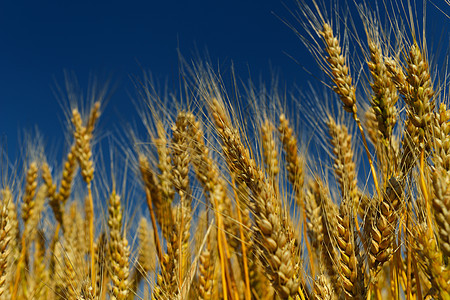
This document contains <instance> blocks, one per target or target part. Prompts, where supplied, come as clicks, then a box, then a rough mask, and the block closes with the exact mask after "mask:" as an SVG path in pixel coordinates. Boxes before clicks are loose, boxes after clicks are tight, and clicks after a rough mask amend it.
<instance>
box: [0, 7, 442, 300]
mask: <svg viewBox="0 0 450 300" xmlns="http://www.w3.org/2000/svg"><path fill="white" fill-rule="evenodd" d="M300 4H301V5H300V6H299V7H300V8H299V13H298V14H296V16H297V17H299V18H301V20H303V21H302V22H303V25H304V29H305V30H304V34H303V35H302V36H301V37H302V39H303V40H304V42H305V45H306V46H307V47H308V48H309V49H310V50H311V52H312V54H313V56H315V57H316V58H317V60H318V62H319V64H320V65H321V67H322V70H323V71H324V72H325V74H327V75H328V76H327V79H324V82H325V83H326V85H329V86H330V87H331V89H332V92H333V93H334V94H333V95H334V96H335V100H336V102H339V103H340V105H338V106H336V107H338V108H337V110H338V113H337V114H335V113H333V111H332V110H331V109H329V105H324V104H323V101H322V99H321V98H320V97H319V96H317V95H316V99H314V101H311V106H310V107H312V108H311V109H315V111H321V112H322V115H320V114H318V115H319V119H320V120H318V118H314V121H313V125H314V126H315V127H317V128H322V129H319V130H316V131H315V132H314V133H313V134H315V135H316V136H313V137H307V139H305V140H306V142H305V141H304V140H303V139H300V138H299V136H300V132H299V131H297V132H296V131H295V128H294V126H292V125H291V124H293V123H299V122H298V120H296V119H295V118H300V116H307V115H308V112H299V111H297V110H292V109H288V108H289V107H291V106H290V104H284V105H283V104H281V103H282V102H283V100H280V99H283V97H282V95H280V94H279V93H278V94H277V93H276V92H273V93H272V92H267V90H266V89H264V88H262V89H261V90H259V89H255V88H252V87H249V88H248V89H247V93H246V96H243V97H240V99H239V101H234V102H237V103H238V104H236V105H234V104H233V100H232V99H230V96H229V94H227V92H226V89H225V85H224V83H223V81H222V80H221V78H220V75H219V74H218V73H217V72H215V71H214V70H213V68H212V67H211V66H210V65H209V64H207V63H196V64H195V65H194V66H193V67H192V66H191V67H190V69H189V71H188V72H186V77H189V78H190V79H186V89H185V93H184V95H185V96H184V97H183V98H184V100H182V101H179V102H178V104H176V105H174V106H170V104H169V102H167V101H164V100H159V99H161V97H160V96H159V95H158V94H157V93H156V92H155V89H152V88H151V86H150V85H148V84H145V83H144V84H142V86H141V88H140V91H141V92H140V95H141V96H142V98H144V99H143V100H144V101H145V105H148V106H149V107H151V109H150V110H149V111H148V112H143V113H142V120H143V123H144V124H145V126H146V128H147V129H148V132H147V134H148V138H144V139H138V138H137V136H138V134H130V135H131V136H132V138H130V139H129V141H130V142H129V144H128V147H129V148H128V149H126V150H125V151H124V152H125V153H127V155H125V156H124V157H126V159H124V163H123V166H122V164H121V163H119V164H118V165H120V166H121V167H120V168H117V167H116V168H113V167H111V170H110V172H112V173H113V174H112V175H111V176H110V177H111V178H116V180H110V181H108V180H106V179H105V178H104V177H108V176H106V175H105V176H101V175H98V174H99V172H98V170H97V169H98V163H95V162H96V161H97V160H98V159H96V157H98V156H96V152H95V151H94V152H93V151H92V146H93V145H95V143H96V138H97V137H98V136H100V135H99V134H97V133H96V132H98V129H96V123H97V120H98V119H99V117H100V114H101V111H102V103H101V101H99V99H95V98H94V100H93V101H92V102H91V104H90V106H89V109H88V110H86V109H81V108H76V105H77V103H76V102H75V103H72V106H73V109H71V111H70V112H69V113H68V115H69V117H68V119H69V120H70V122H68V123H70V124H71V125H70V127H69V132H70V139H69V143H68V144H69V145H70V147H68V151H67V155H66V156H65V160H64V161H63V163H62V165H61V166H59V165H58V164H54V160H52V161H50V159H45V157H46V155H45V154H44V153H45V151H43V150H42V147H37V146H35V147H33V146H30V147H28V148H29V149H30V150H29V151H28V152H27V153H25V154H24V155H25V159H24V161H23V164H10V163H8V164H5V165H2V169H3V172H2V174H3V175H2V176H3V177H7V178H2V182H1V193H0V199H1V207H0V214H1V217H0V236H1V238H0V298H1V299H13V300H16V299H149V298H151V299H246V300H249V299H343V298H346V299H353V298H355V299H408V300H409V299H426V298H428V299H447V300H448V299H450V261H449V258H450V136H449V133H450V123H449V120H450V109H448V108H447V106H446V102H447V101H448V98H447V96H448V94H447V93H446V89H447V88H448V86H447V84H446V83H447V80H446V78H445V76H447V73H446V72H444V73H445V74H444V79H441V77H440V76H439V74H438V71H437V70H433V68H432V67H430V63H429V56H430V54H429V53H428V51H427V47H426V43H425V36H423V35H419V34H418V29H417V28H418V27H416V26H414V24H415V22H416V18H414V17H413V15H414V14H413V13H412V7H411V6H409V9H408V7H407V9H405V11H407V12H408V11H409V14H408V13H407V14H406V16H407V17H405V19H406V20H407V22H405V23H406V24H407V25H402V22H401V21H402V18H401V17H398V16H396V17H395V18H386V19H387V23H388V24H387V25H386V26H382V25H381V22H380V21H379V18H378V17H376V16H377V14H375V13H373V11H372V12H371V11H370V10H369V9H367V8H364V7H359V8H358V11H359V13H360V15H361V19H362V23H363V24H364V29H365V31H364V34H363V33H361V32H357V33H356V34H355V32H353V33H351V26H348V24H349V22H348V23H347V22H346V21H345V18H335V20H336V21H334V22H333V21H332V20H331V19H327V18H326V17H325V13H324V12H323V10H321V8H319V5H317V4H316V3H313V4H312V5H311V6H306V5H304V3H300ZM386 8H388V6H386ZM335 14H336V16H337V17H339V15H338V14H337V13H335ZM400 15H401V14H400ZM391 16H392V14H391ZM408 20H409V22H408ZM339 24H341V25H342V24H344V25H345V26H344V30H342V32H341V33H340V34H341V35H339V33H338V32H339V31H340V30H339ZM388 28H390V29H389V30H388ZM405 28H407V29H409V31H406V30H405ZM344 32H345V34H344ZM406 32H408V33H406ZM340 36H341V37H343V38H340ZM350 37H354V38H355V39H356V40H357V42H356V43H355V44H356V45H357V46H358V47H353V48H355V49H353V48H350V43H349V41H348V39H350ZM358 48H359V50H361V51H362V53H363V55H362V59H361V66H360V67H357V66H358V63H357V60H356V59H355V56H352V60H351V58H350V57H349V55H350V53H351V51H350V50H351V49H353V50H355V51H356V50H357V49H358ZM344 49H345V50H344ZM350 61H352V62H353V63H352V64H351V63H350ZM355 69H356V71H358V72H359V74H358V78H361V79H359V80H358V86H360V87H361V88H360V87H358V88H357V86H356V83H355V82H356V81H355V74H351V73H352V72H353V71H352V70H355ZM356 71H355V72H356ZM361 73H362V74H364V75H361ZM364 79H367V80H366V82H367V84H366V85H364V83H363V82H364V81H365V80H364ZM243 98H245V99H243ZM170 100H173V99H172V98H171V99H170ZM244 101H247V102H245V103H247V104H248V105H250V106H252V107H253V109H252V111H253V113H252V114H248V113H247V114H246V115H245V118H243V117H242V110H241V109H240V107H242V106H244V105H247V104H243V103H244ZM264 101H266V102H268V103H269V104H270V105H268V106H267V107H270V109H264V107H265V106H264V105H262V104H261V103H262V102H264ZM170 107H174V109H172V108H170ZM318 107H322V109H317V108H318ZM169 108H170V109H169ZM288 110H291V112H292V111H293V112H294V113H292V114H291V116H288V115H289V114H288V113H287V111H288ZM144 111H145V110H144ZM283 112H284V113H283ZM310 115H311V113H310ZM316 116H317V114H316V115H314V117H316ZM289 119H290V120H289ZM361 120H362V121H361ZM321 123H323V124H321ZM352 128H354V130H352ZM303 136H307V134H305V133H303ZM316 141H319V143H322V146H323V147H324V148H325V149H327V151H326V152H325V153H327V154H329V157H324V155H313V154H311V153H308V152H306V151H303V150H305V149H306V150H307V149H310V148H311V147H309V146H310V145H311V144H314V143H316ZM124 144H125V146H124ZM121 147H122V148H126V147H127V146H126V143H123V144H122V145H121ZM300 149H302V150H300ZM358 149H360V150H361V151H357V150H358ZM112 157H113V156H112ZM2 161H4V159H2ZM11 165H13V166H15V167H11ZM19 165H20V166H22V165H23V167H19ZM111 165H112V166H113V165H114V164H111ZM105 169H106V168H105ZM124 169H131V170H134V172H130V173H131V175H128V177H131V178H132V180H129V181H127V182H128V183H127V184H123V185H121V184H117V183H116V182H117V181H118V180H117V178H118V177H120V176H119V175H117V174H115V173H114V172H115V171H118V173H120V172H122V173H123V172H124ZM8 170H9V171H8ZM7 171H8V172H7ZM5 174H12V175H9V176H7V175H5ZM79 174H80V175H81V176H79ZM77 179H78V180H77ZM108 182H112V183H110V184H108ZM124 182H125V181H124ZM133 182H134V183H137V184H136V185H133V184H132V183H133ZM101 185H106V188H104V189H103V190H105V191H107V192H103V193H102V192H99V190H101V188H100V186H101ZM131 189H134V190H136V191H135V192H133V193H130V191H129V190H131ZM127 195H133V196H127ZM127 203H128V204H130V206H135V207H145V209H143V210H141V209H136V210H135V211H139V213H133V214H128V215H127V214H126V213H125V212H126V211H127V210H126V209H124V207H125V206H126V204H127ZM140 203H143V205H140ZM102 207H107V208H105V209H104V210H102V209H101V208H102ZM133 224H136V226H134V225H133ZM137 224H138V225H137Z"/></svg>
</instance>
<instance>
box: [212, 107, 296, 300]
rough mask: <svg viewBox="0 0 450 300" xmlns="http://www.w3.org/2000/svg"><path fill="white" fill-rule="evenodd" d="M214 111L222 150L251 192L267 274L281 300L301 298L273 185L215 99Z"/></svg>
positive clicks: (289, 246)
mask: <svg viewBox="0 0 450 300" xmlns="http://www.w3.org/2000/svg"><path fill="white" fill-rule="evenodd" d="M211 110H212V113H213V117H214V121H215V125H216V129H217V131H218V133H219V136H220V138H221V140H222V150H223V152H224V155H225V157H226V159H227V161H228V164H229V165H230V166H231V167H232V168H233V170H234V172H235V174H238V176H239V178H240V180H242V181H243V182H245V183H246V184H247V186H248V187H249V189H250V190H251V191H252V194H253V196H252V197H251V200H252V204H253V205H254V214H255V222H256V225H257V227H258V236H259V243H258V247H259V249H260V250H262V251H263V253H264V256H265V259H266V260H267V261H266V263H267V265H266V271H267V273H268V275H269V276H270V278H271V281H272V284H273V286H274V287H275V289H276V290H277V292H278V294H279V295H280V297H288V296H295V295H298V289H299V281H298V278H296V276H295V274H294V266H295V261H294V257H293V253H294V251H293V249H292V248H291V247H292V245H293V240H289V234H288V230H287V229H286V228H284V227H283V226H282V224H283V223H282V221H281V216H280V210H279V209H280V208H279V207H277V205H278V203H279V201H278V199H275V198H274V197H275V193H274V191H273V189H272V185H271V184H270V183H269V182H268V181H267V180H266V179H265V177H264V173H263V172H262V171H261V170H260V169H259V168H258V167H257V165H256V162H255V161H254V160H253V159H252V158H250V153H249V151H248V149H246V148H245V147H244V145H243V144H242V142H241V139H240V137H239V134H238V133H237V131H236V129H234V128H233V127H232V126H231V125H230V121H229V120H228V118H227V117H226V115H225V112H224V108H223V106H222V105H221V104H220V103H219V102H218V101H217V100H216V99H212V102H211Z"/></svg>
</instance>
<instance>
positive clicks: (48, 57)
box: [0, 0, 449, 158]
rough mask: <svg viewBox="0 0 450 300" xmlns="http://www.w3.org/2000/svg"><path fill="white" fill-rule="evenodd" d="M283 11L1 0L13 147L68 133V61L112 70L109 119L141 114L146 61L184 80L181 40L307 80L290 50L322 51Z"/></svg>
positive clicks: (2, 88)
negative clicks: (310, 47)
mask: <svg viewBox="0 0 450 300" xmlns="http://www.w3.org/2000/svg"><path fill="white" fill-rule="evenodd" d="M419 2H420V1H419ZM286 3H287V4H288V6H290V7H295V4H294V1H293V0H292V1H290V0H289V1H286ZM441 6H442V5H441ZM444 8H446V9H447V8H448V7H445V6H444ZM430 11H432V13H433V14H434V15H436V10H434V9H430ZM447 13H448V9H447ZM274 14H275V15H279V16H281V17H282V18H287V19H288V18H289V11H288V10H287V9H286V8H285V7H284V5H283V4H282V2H281V1H280V0H259V1H249V0H228V1H211V0H209V1H207V0H192V1H182V0H162V1H154V0H148V1H115V0H112V1H103V0H102V1H84V0H81V1H48V0H43V1H21V0H14V1H1V2H0V135H1V136H2V137H4V136H7V139H8V149H9V152H12V153H10V157H12V158H13V157H15V155H14V152H15V151H16V149H17V148H16V146H17V135H18V131H19V129H20V130H22V129H27V130H30V129H32V128H33V127H34V126H35V125H37V126H38V128H39V129H40V131H41V132H42V133H43V135H44V136H45V137H46V141H47V142H49V143H50V144H52V143H54V142H56V141H58V140H60V139H61V137H62V134H63V132H64V128H60V126H61V125H62V124H63V123H62V119H63V118H64V116H63V113H62V110H61V108H60V106H59V105H58V102H57V100H56V98H55V96H54V94H53V92H52V88H54V87H55V86H56V85H55V80H56V82H58V83H59V84H62V83H63V82H64V76H63V70H69V71H73V72H74V73H75V74H76V75H77V77H78V79H79V82H80V84H81V86H82V87H84V88H85V87H87V85H88V75H89V74H94V75H99V77H100V78H103V79H105V78H109V77H111V78H112V82H113V83H114V93H113V94H112V97H111V100H110V102H109V103H108V106H107V107H106V110H105V114H104V116H103V117H102V118H103V128H105V129H112V128H113V125H112V122H113V121H114V120H117V119H120V120H125V121H129V122H131V121H132V120H133V119H134V120H136V119H137V116H136V113H135V107H134V106H133V104H132V103H131V101H130V97H129V93H131V94H133V93H134V91H133V89H134V88H133V86H132V84H131V82H130V80H129V75H137V76H139V75H141V67H140V66H139V64H140V65H141V66H142V67H143V68H144V69H146V70H150V71H151V72H152V74H153V75H155V76H156V78H158V79H159V80H161V81H164V80H165V79H168V81H169V86H173V87H174V88H177V80H178V57H177V48H179V49H180V50H181V53H182V54H183V55H184V56H185V57H186V58H188V59H189V58H195V56H194V55H193V53H194V52H195V50H196V49H198V50H199V52H200V53H204V50H205V49H207V50H208V53H209V57H210V58H211V60H212V61H219V62H221V63H222V64H223V65H224V66H229V65H230V62H231V61H233V62H234V64H235V66H236V69H237V73H238V76H240V77H241V78H247V77H248V69H247V68H248V66H249V70H250V71H251V75H252V77H254V78H258V77H259V76H260V75H263V77H264V78H266V79H268V78H270V76H271V73H270V72H271V69H274V70H276V71H277V72H278V73H279V74H280V78H281V82H282V83H284V82H285V83H286V84H287V87H288V89H289V87H290V86H291V85H292V84H293V83H294V82H295V83H297V84H299V85H301V84H304V81H305V79H306V78H308V77H307V74H306V73H305V72H304V71H303V70H302V69H301V68H300V67H299V66H298V65H297V64H295V63H294V62H293V61H292V59H291V58H289V57H288V56H287V55H286V54H285V52H286V53H289V54H290V55H292V56H294V57H295V58H296V59H302V58H305V60H304V61H303V63H304V64H305V65H306V66H307V67H308V68H315V65H314V63H313V62H312V56H311V55H309V54H308V53H307V52H306V49H305V47H304V46H303V45H302V44H301V42H300V41H299V40H298V38H297V37H296V36H295V34H294V33H293V32H292V30H291V29H289V28H288V27H287V26H286V25H284V24H283V23H282V22H281V21H280V20H279V19H278V18H277V17H276V16H275V15H274ZM448 21H449V20H448V19H447V20H446V22H447V23H448ZM438 24H439V23H438ZM439 26H440V25H438V26H437V28H436V29H439V30H441V28H442V27H439ZM444 40H445V41H448V37H445V38H444ZM446 45H447V44H446ZM447 47H448V46H447ZM316 70H317V68H316ZM283 85H284V84H283Z"/></svg>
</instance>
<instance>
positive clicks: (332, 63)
mask: <svg viewBox="0 0 450 300" xmlns="http://www.w3.org/2000/svg"><path fill="white" fill-rule="evenodd" d="M318 33H319V35H320V36H321V37H322V40H323V41H324V43H325V52H326V53H327V54H328V56H327V57H326V60H327V62H328V66H329V68H330V71H331V74H330V76H331V79H332V80H333V83H334V84H335V86H334V87H333V90H334V92H335V93H336V94H338V95H339V97H340V99H341V102H342V104H343V108H344V110H346V111H347V112H349V113H352V115H353V119H354V120H355V122H356V124H357V126H358V129H359V131H360V133H361V137H362V140H363V143H364V149H365V150H366V155H367V158H368V160H369V165H370V171H371V173H372V176H373V183H374V185H375V189H376V191H377V194H378V196H379V198H380V199H381V193H380V188H379V184H378V178H377V173H376V171H375V167H374V165H373V161H372V156H371V155H370V152H369V148H368V146H367V141H366V136H365V134H364V130H363V128H362V125H361V121H360V120H359V118H358V114H357V106H356V95H355V91H356V89H355V87H354V86H353V84H352V77H351V76H350V74H349V68H348V66H347V63H346V60H345V57H344V55H343V54H342V50H341V47H340V46H339V40H338V38H337V37H336V36H335V35H334V33H333V29H332V28H331V26H330V25H329V24H328V23H324V24H323V27H322V30H321V31H319V32H318Z"/></svg>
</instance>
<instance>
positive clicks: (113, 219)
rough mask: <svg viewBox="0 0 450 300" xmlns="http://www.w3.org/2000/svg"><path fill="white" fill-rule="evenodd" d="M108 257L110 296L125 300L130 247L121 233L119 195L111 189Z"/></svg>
mask: <svg viewBox="0 0 450 300" xmlns="http://www.w3.org/2000/svg"><path fill="white" fill-rule="evenodd" d="M108 211H109V218H108V227H109V236H110V244H109V257H110V262H111V269H110V272H111V281H112V286H111V298H112V299H117V300H125V299H127V298H128V294H129V279H128V277H129V272H130V270H129V256H130V248H129V246H128V241H127V238H126V235H125V234H122V208H121V205H120V196H119V195H117V194H116V193H115V191H113V192H112V193H111V196H110V197H109V208H108Z"/></svg>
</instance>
